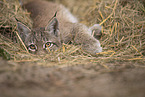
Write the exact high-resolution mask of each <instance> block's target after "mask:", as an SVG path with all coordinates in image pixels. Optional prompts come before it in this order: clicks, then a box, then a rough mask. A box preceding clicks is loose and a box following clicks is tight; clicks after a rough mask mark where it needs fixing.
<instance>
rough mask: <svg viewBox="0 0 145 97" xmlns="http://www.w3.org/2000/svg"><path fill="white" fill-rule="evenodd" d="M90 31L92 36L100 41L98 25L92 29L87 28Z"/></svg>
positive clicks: (100, 34)
mask: <svg viewBox="0 0 145 97" xmlns="http://www.w3.org/2000/svg"><path fill="white" fill-rule="evenodd" d="M89 29H90V30H91V31H92V35H93V36H94V37H95V38H96V39H98V40H99V39H100V38H101V36H102V32H101V30H102V27H101V26H100V25H99V24H94V25H93V26H92V27H90V28H89Z"/></svg>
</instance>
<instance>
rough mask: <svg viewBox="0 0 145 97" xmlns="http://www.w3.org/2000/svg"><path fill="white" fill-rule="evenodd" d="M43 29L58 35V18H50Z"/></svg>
mask: <svg viewBox="0 0 145 97" xmlns="http://www.w3.org/2000/svg"><path fill="white" fill-rule="evenodd" d="M45 31H47V33H50V34H53V35H55V36H56V37H58V36H59V34H60V33H59V23H58V20H57V19H56V18H54V19H53V20H51V21H50V23H49V24H48V25H47V26H46V28H45Z"/></svg>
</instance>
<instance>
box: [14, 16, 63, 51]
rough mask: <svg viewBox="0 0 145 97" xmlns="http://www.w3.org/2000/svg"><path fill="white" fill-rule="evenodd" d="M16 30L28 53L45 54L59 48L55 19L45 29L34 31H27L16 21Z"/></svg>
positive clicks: (58, 33) (58, 35)
mask: <svg viewBox="0 0 145 97" xmlns="http://www.w3.org/2000/svg"><path fill="white" fill-rule="evenodd" d="M17 30H18V32H19V35H20V37H21V39H22V40H23V42H24V43H25V45H26V47H27V49H28V50H29V52H30V53H33V54H46V53H49V52H50V51H55V50H56V49H58V48H59V47H60V46H61V42H60V32H59V24H58V21H57V19H56V18H54V19H52V20H51V21H50V23H49V24H48V25H47V26H46V27H41V28H34V29H29V28H28V27H27V26H26V25H24V24H23V23H21V22H19V21H18V23H17Z"/></svg>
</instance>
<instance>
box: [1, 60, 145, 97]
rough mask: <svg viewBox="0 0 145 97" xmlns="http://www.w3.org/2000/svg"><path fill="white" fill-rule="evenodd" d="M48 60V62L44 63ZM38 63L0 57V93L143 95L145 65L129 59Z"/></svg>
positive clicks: (31, 96)
mask: <svg viewBox="0 0 145 97" xmlns="http://www.w3.org/2000/svg"><path fill="white" fill-rule="evenodd" d="M48 64H49V63H48ZM106 65H108V66H109V67H110V69H106V68H104V67H103V66H102V65H101V64H99V63H90V64H87V65H84V64H76V65H73V66H69V65H68V66H65V67H60V66H51V67H50V66H42V65H36V64H35V65H34V64H31V63H30V64H29V63H28V62H27V63H20V64H18V63H15V62H12V61H9V62H7V61H5V60H3V59H1V69H0V95H1V97H144V96H145V92H144V90H145V81H144V80H145V69H144V68H143V67H142V66H143V64H141V63H140V64H139V63H135V62H134V63H133V62H114V63H106Z"/></svg>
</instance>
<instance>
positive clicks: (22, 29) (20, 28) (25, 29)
mask: <svg viewBox="0 0 145 97" xmlns="http://www.w3.org/2000/svg"><path fill="white" fill-rule="evenodd" d="M17 30H18V32H19V34H20V37H21V38H22V40H23V41H25V38H26V37H27V36H28V35H29V33H30V32H31V30H30V29H29V28H28V27H27V26H26V25H24V24H23V23H21V22H18V23H17Z"/></svg>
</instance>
